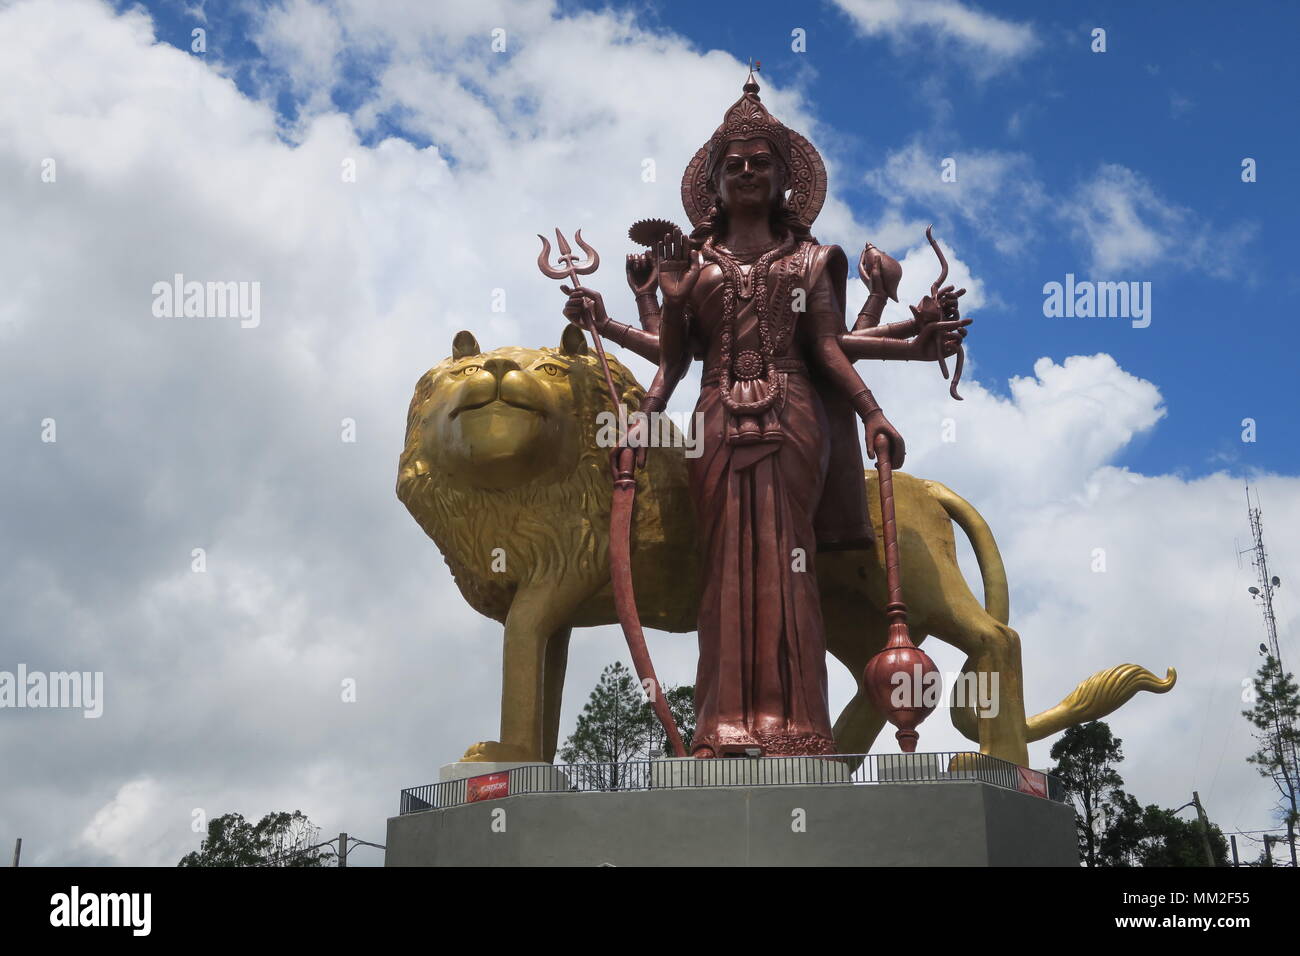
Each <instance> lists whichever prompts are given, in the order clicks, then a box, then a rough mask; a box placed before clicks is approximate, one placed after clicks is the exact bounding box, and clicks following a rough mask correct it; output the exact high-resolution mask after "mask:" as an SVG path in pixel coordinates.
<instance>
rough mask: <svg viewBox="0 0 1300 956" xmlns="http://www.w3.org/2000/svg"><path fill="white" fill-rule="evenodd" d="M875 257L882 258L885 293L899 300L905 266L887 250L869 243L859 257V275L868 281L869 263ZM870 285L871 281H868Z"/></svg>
mask: <svg viewBox="0 0 1300 956" xmlns="http://www.w3.org/2000/svg"><path fill="white" fill-rule="evenodd" d="M873 258H876V259H879V260H880V277H881V278H882V279H883V280H884V283H885V295H887V296H889V298H891V299H893V300H894V301H895V302H897V301H898V283H899V280H900V279H902V278H903V267H902V266H901V265H899V264H898V260H897V259H895V258H894V257H893V256H891V255H890V254H889V253H887V252H882V251H881V250H879V249H877V248H876V247H875V246H874V245H872V244H871V243H869V242H868V243H867V244H866V246H864V247H863V249H862V255H861V256H860V257H859V258H858V275H859V276H861V278H862V281H863V282H867V265H868V264H869V263H870V262H871V260H872V259H873ZM868 285H870V283H869V282H868Z"/></svg>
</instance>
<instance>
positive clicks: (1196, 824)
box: [1097, 791, 1228, 866]
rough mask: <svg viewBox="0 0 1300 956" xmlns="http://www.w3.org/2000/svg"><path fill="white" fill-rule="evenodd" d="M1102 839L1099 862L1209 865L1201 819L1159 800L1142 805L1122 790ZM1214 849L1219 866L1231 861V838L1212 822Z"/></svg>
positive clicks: (1116, 864) (1211, 833) (1147, 864)
mask: <svg viewBox="0 0 1300 956" xmlns="http://www.w3.org/2000/svg"><path fill="white" fill-rule="evenodd" d="M1112 806H1113V808H1114V810H1115V814H1114V816H1113V818H1112V819H1110V820H1109V821H1108V824H1107V826H1106V829H1105V831H1104V832H1103V834H1102V835H1101V837H1100V840H1099V843H1098V857H1097V865H1098V866H1206V865H1207V864H1206V862H1205V842H1204V840H1203V839H1202V836H1201V823H1200V820H1199V818H1198V819H1184V818H1183V817H1180V816H1178V814H1177V813H1176V812H1175V811H1173V810H1165V809H1163V808H1162V807H1158V806H1156V805H1155V804H1149V805H1147V806H1146V807H1143V806H1141V805H1140V804H1139V803H1138V802H1137V800H1136V799H1135V798H1134V797H1133V796H1132V795H1131V794H1127V793H1124V792H1123V791H1118V792H1117V793H1116V794H1115V796H1114V798H1113V800H1112ZM1209 838H1210V851H1211V853H1212V855H1213V857H1214V865H1215V866H1227V865H1228V840H1227V838H1226V837H1224V835H1223V832H1222V831H1221V830H1220V829H1219V828H1218V827H1217V826H1215V825H1214V824H1213V823H1211V824H1210V832H1209Z"/></svg>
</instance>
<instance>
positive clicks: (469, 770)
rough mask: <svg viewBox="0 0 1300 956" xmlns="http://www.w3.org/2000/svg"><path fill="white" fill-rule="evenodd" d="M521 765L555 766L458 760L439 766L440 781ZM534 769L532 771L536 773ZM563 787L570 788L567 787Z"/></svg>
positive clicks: (548, 767)
mask: <svg viewBox="0 0 1300 956" xmlns="http://www.w3.org/2000/svg"><path fill="white" fill-rule="evenodd" d="M519 767H545V768H546V769H547V770H554V769H555V768H554V767H553V766H552V765H551V764H549V763H539V762H533V763H523V762H520V761H514V762H513V763H497V762H493V761H489V760H458V761H456V762H455V763H445V764H443V765H442V766H441V767H440V768H438V782H439V783H446V782H447V781H448V780H466V779H468V778H470V777H481V776H483V775H484V774H489V773H501V772H502V771H506V770H515V769H517V768H519ZM535 772H536V771H532V772H530V774H531V773H535ZM556 776H559V777H563V774H559V773H557V774H556ZM563 789H566V790H567V789H568V788H567V787H565V788H563Z"/></svg>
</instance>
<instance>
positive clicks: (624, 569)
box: [537, 229, 686, 757]
mask: <svg viewBox="0 0 1300 956" xmlns="http://www.w3.org/2000/svg"><path fill="white" fill-rule="evenodd" d="M537 238H538V239H541V240H542V251H541V253H540V254H539V255H538V257H537V267H538V268H539V269H541V270H542V274H543V275H545V276H547V277H548V278H551V279H565V278H567V279H568V280H569V281H570V282H572V283H573V284H574V285H575V286H576V285H578V276H580V275H590V274H591V273H593V272H595V271H596V268H597V267H598V266H599V265H600V255H599V253H597V252H596V250H595V249H593V248H592V247H591V246H589V245H588V244H587V243H585V242H583V241H582V230H581V229H579V230H578V231H577V232H575V233H574V234H573V238H574V241H575V242H577V244H578V245H579V247H581V249H582V251H583V252H585V253H586V254H587V260H586V261H585V262H583V263H582V264H581V265H579V264H578V257H577V256H575V255H574V254H573V250H572V249H571V248H570V247H569V243H568V242H567V241H565V238H564V235H563V233H561V232H560V230H559V229H556V230H555V240H556V243H557V244H558V245H559V249H560V254H559V256H557V257H556V258H557V261H558V262H559V263H560V265H559V266H558V267H557V266H552V265H551V264H550V258H551V244H550V243H549V242H548V241H547V239H546V237H545V236H543V235H540V234H539V235H538V237H537ZM584 319H585V320H586V325H587V331H588V332H590V333H591V339H592V341H593V342H594V343H595V345H596V357H597V358H598V359H599V360H600V368H601V371H602V372H604V375H605V387H606V388H608V389H609V400H610V402H612V403H613V407H614V410H615V411H617V410H618V407H619V406H620V405H621V404H622V400H621V399H620V398H619V395H618V389H617V388H615V387H614V376H613V375H611V374H610V371H609V360H608V359H607V358H606V357H605V346H604V343H603V342H601V339H600V333H599V332H598V331H597V330H596V320H595V317H594V316H593V315H592V314H591V310H590V309H587V310H586V312H585V314H584ZM635 457H636V450H635V449H633V448H630V447H629V446H628V444H627V435H626V434H623V435H621V436H620V437H619V449H618V455H617V457H616V461H615V463H614V464H613V472H614V490H613V497H612V500H611V502H610V508H609V575H610V581H611V583H612V585H613V589H614V607H615V609H616V610H617V611H618V623H619V625H620V626H621V627H622V628H623V636H624V638H626V639H627V647H628V650H629V651H630V652H631V654H632V667H633V668H634V669H635V670H636V676H637V677H638V678H639V679H640V681H641V686H642V688H645V689H646V693H647V694H648V695H649V697H650V706H651V708H652V709H653V710H654V713H655V716H656V717H657V718H659V723H661V724H662V725H663V728H664V733H666V734H667V735H668V742H669V745H670V746H671V747H672V750H673V756H675V757H685V756H686V746H685V745H684V744H683V743H682V735H681V734H680V733H679V732H678V730H677V724H676V722H675V721H674V720H673V715H672V711H670V710H669V709H668V701H667V700H666V699H665V698H664V695H663V694H662V693H661V690H662V685H661V684H660V683H659V678H658V677H657V676H656V675H655V668H654V664H653V662H651V660H650V651H649V649H648V648H647V647H646V642H645V632H644V631H643V630H642V629H641V616H640V615H639V614H638V613H637V609H636V592H635V591H634V590H633V587H632V507H633V505H634V504H635V502H636V469H635Z"/></svg>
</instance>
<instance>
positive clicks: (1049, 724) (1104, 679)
mask: <svg viewBox="0 0 1300 956" xmlns="http://www.w3.org/2000/svg"><path fill="white" fill-rule="evenodd" d="M925 487H926V490H927V491H928V492H929V493H930V495H931V496H932V497H933V498H934V499H935V501H937V502H939V504H940V505H941V506H942V507H943V510H944V511H945V512H947V513H948V517H949V518H950V519H952V521H953V523H954V524H956V525H957V526H958V527H959V528H961V529H962V531H964V532H965V533H966V537H967V538H969V539H970V543H971V547H972V548H973V549H974V551H975V560H976V561H978V562H979V567H980V577H981V579H982V580H983V582H984V609H985V610H986V611H987V612H988V614H989V616H990V617H991V618H993V619H994V620H995V621H997V622H998V623H999V624H1008V623H1009V622H1010V618H1011V598H1010V593H1009V588H1008V586H1007V572H1006V567H1005V566H1004V565H1003V563H1002V554H1001V552H999V551H998V546H997V542H996V541H994V539H993V532H992V531H991V530H990V529H989V526H988V523H987V522H986V521H985V520H984V518H983V516H982V515H981V514H980V513H979V512H978V511H976V510H975V508H974V506H973V505H971V503H970V502H969V501H967V500H966V499H965V498H963V497H961V496H960V495H959V494H957V493H956V492H955V491H953V490H952V489H951V488H948V487H946V486H945V485H943V484H941V483H940V482H937V481H927V482H926V483H925ZM1177 680H1178V672H1177V671H1176V670H1174V669H1173V668H1172V667H1171V668H1169V672H1168V674H1167V675H1166V676H1165V678H1164V679H1163V680H1162V679H1161V678H1159V677H1157V676H1156V675H1155V674H1153V673H1151V672H1150V671H1149V670H1147V669H1146V668H1145V667H1140V666H1138V665H1137V664H1120V665H1119V666H1118V667H1112V668H1110V669H1109V670H1104V671H1099V672H1098V673H1096V674H1093V675H1092V676H1091V677H1089V678H1088V679H1087V680H1084V681H1082V682H1081V683H1080V684H1079V686H1078V687H1076V688H1075V689H1074V690H1073V691H1072V692H1071V693H1070V695H1069V696H1068V697H1066V698H1065V699H1064V700H1063V701H1061V702H1060V703H1059V704H1057V705H1056V706H1055V707H1052V708H1049V709H1048V710H1045V711H1043V712H1042V713H1041V714H1035V715H1034V716H1033V717H1030V718H1028V719H1027V720H1026V721H1025V724H1026V734H1025V738H1026V742H1032V741H1035V740H1042V739H1043V738H1044V737H1050V736H1051V735H1052V734H1056V733H1060V732H1061V731H1062V730H1065V729H1066V728H1067V727H1073V726H1076V725H1077V724H1083V723H1087V722H1088V721H1090V720H1100V719H1101V718H1102V717H1105V716H1107V715H1108V714H1111V713H1113V712H1114V711H1116V710H1118V709H1119V708H1120V707H1122V706H1123V705H1124V704H1126V703H1128V701H1129V700H1131V699H1132V698H1133V696H1134V695H1136V694H1138V693H1139V692H1141V691H1144V690H1145V691H1150V692H1151V693H1153V694H1164V693H1168V692H1169V691H1170V690H1171V689H1172V688H1173V686H1174V684H1175V683H1176V682H1177ZM977 720H978V718H977V717H976V714H975V712H974V711H973V710H970V709H967V708H964V707H954V708H953V709H952V723H953V726H954V727H955V728H956V729H957V731H958V732H959V733H961V734H962V736H964V737H966V738H967V739H968V740H974V741H978V740H979V731H978V727H977Z"/></svg>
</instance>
